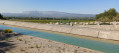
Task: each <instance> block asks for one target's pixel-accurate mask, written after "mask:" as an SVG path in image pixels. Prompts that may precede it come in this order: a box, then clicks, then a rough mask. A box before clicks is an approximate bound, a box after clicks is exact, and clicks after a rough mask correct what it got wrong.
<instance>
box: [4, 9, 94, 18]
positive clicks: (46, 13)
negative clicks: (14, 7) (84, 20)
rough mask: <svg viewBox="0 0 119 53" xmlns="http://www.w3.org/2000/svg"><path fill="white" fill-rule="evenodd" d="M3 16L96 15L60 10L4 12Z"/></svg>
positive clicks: (57, 16) (58, 16)
mask: <svg viewBox="0 0 119 53" xmlns="http://www.w3.org/2000/svg"><path fill="white" fill-rule="evenodd" d="M2 15H3V16H10V17H56V18H60V17H95V15H93V14H76V13H66V12H58V11H24V12H22V13H2Z"/></svg>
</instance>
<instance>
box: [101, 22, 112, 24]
mask: <svg viewBox="0 0 119 53" xmlns="http://www.w3.org/2000/svg"><path fill="white" fill-rule="evenodd" d="M100 25H111V24H110V23H105V22H104V23H101V24H100Z"/></svg>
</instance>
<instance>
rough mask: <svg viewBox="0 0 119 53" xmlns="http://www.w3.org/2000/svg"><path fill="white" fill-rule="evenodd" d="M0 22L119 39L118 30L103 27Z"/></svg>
mask: <svg viewBox="0 0 119 53" xmlns="http://www.w3.org/2000/svg"><path fill="white" fill-rule="evenodd" d="M0 24H5V25H13V26H20V27H26V28H35V29H40V30H41V29H43V30H49V31H55V32H61V33H70V34H77V35H82V36H90V37H95V38H103V39H111V40H119V33H118V32H119V31H118V30H103V29H95V28H92V27H91V28H90V27H89V28H88V27H75V26H74V27H72V26H65V25H52V24H38V23H29V22H17V21H5V20H0ZM104 26H105V25H104ZM106 27H107V26H106ZM108 28H109V29H110V28H114V29H119V25H116V27H112V26H110V27H108Z"/></svg>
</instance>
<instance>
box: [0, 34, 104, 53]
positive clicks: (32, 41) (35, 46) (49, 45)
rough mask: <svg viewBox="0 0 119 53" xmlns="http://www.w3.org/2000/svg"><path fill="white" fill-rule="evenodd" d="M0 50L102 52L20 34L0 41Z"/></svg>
mask: <svg viewBox="0 0 119 53" xmlns="http://www.w3.org/2000/svg"><path fill="white" fill-rule="evenodd" d="M1 45H2V46H1ZM0 50H3V51H5V53H103V52H99V51H95V50H91V49H87V48H82V47H78V46H73V45H69V44H65V43H61V42H56V41H52V40H47V39H43V38H39V37H33V36H28V35H21V34H19V35H18V34H17V35H13V36H12V37H9V38H8V41H5V40H2V41H0Z"/></svg>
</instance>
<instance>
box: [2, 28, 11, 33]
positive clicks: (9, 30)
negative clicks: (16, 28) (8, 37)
mask: <svg viewBox="0 0 119 53" xmlns="http://www.w3.org/2000/svg"><path fill="white" fill-rule="evenodd" d="M4 32H5V33H12V32H13V31H12V30H11V29H5V30H4Z"/></svg>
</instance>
